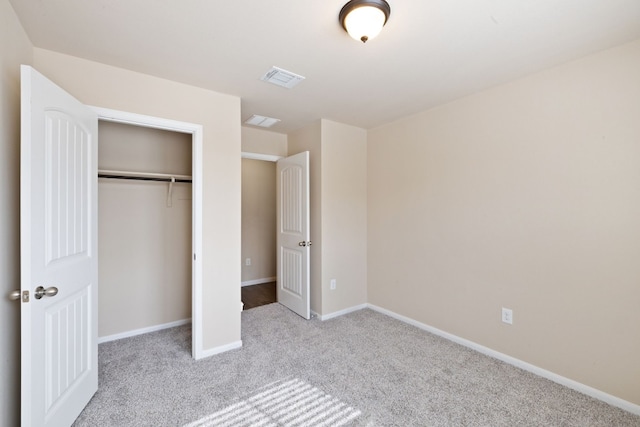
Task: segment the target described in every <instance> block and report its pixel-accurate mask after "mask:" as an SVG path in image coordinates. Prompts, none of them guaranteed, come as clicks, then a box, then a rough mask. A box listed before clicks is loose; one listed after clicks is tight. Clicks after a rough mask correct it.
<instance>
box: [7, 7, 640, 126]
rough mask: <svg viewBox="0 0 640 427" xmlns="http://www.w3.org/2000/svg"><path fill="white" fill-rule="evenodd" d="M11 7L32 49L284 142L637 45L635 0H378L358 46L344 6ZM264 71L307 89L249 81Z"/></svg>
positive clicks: (391, 116)
mask: <svg viewBox="0 0 640 427" xmlns="http://www.w3.org/2000/svg"><path fill="white" fill-rule="evenodd" d="M10 1H11V3H12V5H13V7H14V9H15V11H16V13H17V14H18V16H19V18H20V20H21V22H22V24H23V26H24V28H25V30H26V31H27V33H28V35H29V37H30V38H31V41H32V42H33V44H34V45H35V46H36V47H40V48H44V49H50V50H54V51H58V52H62V53H66V54H69V55H74V56H78V57H82V58H86V59H90V60H93V61H98V62H102V63H105V64H110V65H114V66H118V67H122V68H127V69H130V70H134V71H139V72H142V73H146V74H151V75H155V76H158V77H164V78H167V79H171V80H176V81H180V82H184V83H188V84H192V85H195V86H200V87H203V88H207V89H211V90H214V91H217V92H222V93H228V94H233V95H237V96H240V97H241V98H242V120H245V119H247V118H248V117H250V116H251V115H252V114H260V115H264V116H271V117H276V118H279V119H281V120H282V121H281V122H280V123H278V124H277V125H275V126H274V127H273V128H271V130H273V131H277V132H283V133H286V132H289V131H291V130H294V129H297V128H299V127H302V126H305V125H307V124H309V123H311V122H312V121H314V120H317V119H319V118H326V119H331V120H335V121H339V122H342V123H346V124H351V125H355V126H359V127H362V128H371V127H375V126H378V125H380V124H383V123H387V122H390V121H393V120H396V119H398V118H401V117H404V116H408V115H411V114H414V113H417V112H419V111H423V110H426V109H428V108H430V107H433V106H436V105H439V104H443V103H445V102H449V101H451V100H454V99H456V98H459V97H462V96H464V95H467V94H470V93H473V92H477V91H479V90H482V89H484V88H488V87H491V86H494V85H497V84H500V83H504V82H507V81H510V80H513V79H515V78H518V77H521V76H524V75H527V74H530V73H533V72H535V71H538V70H541V69H544V68H548V67H550V66H553V65H556V64H560V63H562V62H565V61H568V60H571V59H575V58H579V57H581V56H584V55H586V54H589V53H592V52H595V51H598V50H602V49H605V48H608V47H611V46H615V45H618V44H622V43H624V42H627V41H631V40H634V39H638V38H640V0H388V1H389V3H390V5H391V17H390V18H389V21H388V23H387V25H386V26H385V28H384V29H383V31H382V33H381V34H380V35H379V36H378V37H377V38H376V39H374V40H371V41H369V42H368V43H366V44H362V43H359V42H357V41H355V40H353V39H351V38H350V37H349V36H348V35H347V34H346V33H345V32H344V31H343V29H342V27H341V26H340V24H339V22H338V12H339V11H340V9H341V7H342V6H343V5H344V3H346V1H347V0H316V1H303V0H270V1H260V0H229V1H220V0H10ZM274 65H275V66H277V67H281V68H284V69H287V70H289V71H292V72H294V73H297V74H301V75H303V76H305V77H306V80H304V81H303V82H302V83H300V84H299V85H298V86H296V87H295V88H293V89H285V88H281V87H278V86H275V85H272V84H268V83H265V82H262V81H260V77H262V75H263V74H264V73H265V72H267V71H268V70H269V68H270V67H271V66H274ZM639 78H640V77H639Z"/></svg>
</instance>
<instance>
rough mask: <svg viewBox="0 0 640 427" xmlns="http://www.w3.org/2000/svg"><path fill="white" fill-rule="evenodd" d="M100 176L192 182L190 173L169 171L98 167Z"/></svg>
mask: <svg viewBox="0 0 640 427" xmlns="http://www.w3.org/2000/svg"><path fill="white" fill-rule="evenodd" d="M98 178H114V179H135V180H141V181H161V182H191V181H192V177H191V176H190V175H172V174H168V173H153V172H132V171H116V170H106V169H98Z"/></svg>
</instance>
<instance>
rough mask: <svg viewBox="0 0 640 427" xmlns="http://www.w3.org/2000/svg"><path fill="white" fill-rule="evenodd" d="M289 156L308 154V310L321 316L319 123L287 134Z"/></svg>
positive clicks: (320, 151)
mask: <svg viewBox="0 0 640 427" xmlns="http://www.w3.org/2000/svg"><path fill="white" fill-rule="evenodd" d="M287 143H288V150H289V153H288V155H290V156H291V155H293V154H297V153H301V152H303V151H308V152H309V193H310V194H309V199H310V200H309V202H310V210H311V212H310V213H309V217H310V222H311V232H310V235H311V241H312V242H313V246H311V266H310V268H311V311H313V312H315V313H320V314H322V226H321V218H322V214H321V210H320V209H321V188H322V187H321V176H322V175H321V173H320V170H321V164H322V163H321V154H322V150H321V122H320V121H317V122H315V123H313V124H311V125H309V126H306V127H304V128H301V129H298V130H296V131H295V132H292V133H290V134H289V135H287Z"/></svg>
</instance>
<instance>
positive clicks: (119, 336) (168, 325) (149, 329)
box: [98, 319, 191, 344]
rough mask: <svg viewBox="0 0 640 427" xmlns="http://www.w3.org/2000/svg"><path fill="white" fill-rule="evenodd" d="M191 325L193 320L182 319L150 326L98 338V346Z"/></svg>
mask: <svg viewBox="0 0 640 427" xmlns="http://www.w3.org/2000/svg"><path fill="white" fill-rule="evenodd" d="M189 323H191V319H182V320H176V321H175V322H169V323H164V324H162V325H154V326H148V327H146V328H140V329H134V330H132V331H127V332H121V333H119V334H113V335H107V336H106V337H98V344H102V343H104V342H109V341H116V340H121V339H123V338H129V337H135V336H136V335H142V334H148V333H149V332H156V331H161V330H163V329H169V328H175V327H176V326H182V325H188V324H189Z"/></svg>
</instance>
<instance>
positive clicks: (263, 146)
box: [242, 126, 287, 157]
mask: <svg viewBox="0 0 640 427" xmlns="http://www.w3.org/2000/svg"><path fill="white" fill-rule="evenodd" d="M242 151H243V152H245V153H256V154H269V155H274V156H282V157H286V156H287V135H285V134H283V133H277V132H269V131H267V130H263V129H256V128H252V127H248V126H243V127H242Z"/></svg>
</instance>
